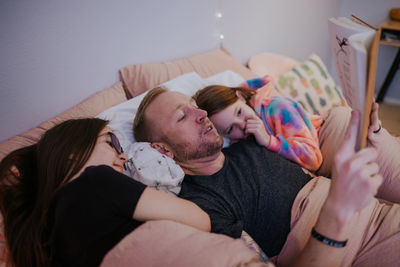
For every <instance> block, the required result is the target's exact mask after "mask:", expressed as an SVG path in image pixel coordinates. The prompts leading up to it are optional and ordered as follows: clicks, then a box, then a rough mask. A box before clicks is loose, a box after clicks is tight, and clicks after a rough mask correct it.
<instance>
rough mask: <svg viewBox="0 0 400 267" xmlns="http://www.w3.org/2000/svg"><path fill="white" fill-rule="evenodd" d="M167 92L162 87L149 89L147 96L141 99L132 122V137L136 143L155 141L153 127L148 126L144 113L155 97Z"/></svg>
mask: <svg viewBox="0 0 400 267" xmlns="http://www.w3.org/2000/svg"><path fill="white" fill-rule="evenodd" d="M167 91H168V90H167V89H166V88H164V87H156V88H153V89H151V90H150V91H149V92H148V93H147V95H146V96H145V97H144V98H143V100H142V102H140V105H139V108H138V110H137V112H136V116H135V119H134V121H133V135H134V137H135V139H136V141H137V142H155V141H157V140H156V138H157V137H156V133H155V132H156V131H155V130H154V127H152V125H150V124H151V123H149V122H148V121H147V120H146V118H145V112H146V110H147V108H148V107H149V105H150V104H151V103H152V102H153V101H154V99H156V97H157V96H159V95H161V94H162V93H165V92H167Z"/></svg>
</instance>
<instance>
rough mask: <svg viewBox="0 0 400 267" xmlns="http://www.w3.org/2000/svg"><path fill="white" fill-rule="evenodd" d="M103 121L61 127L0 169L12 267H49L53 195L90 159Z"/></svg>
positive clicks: (0, 194) (0, 208)
mask: <svg viewBox="0 0 400 267" xmlns="http://www.w3.org/2000/svg"><path fill="white" fill-rule="evenodd" d="M107 123H108V122H107V121H105V120H101V119H96V118H86V119H74V120H68V121H65V122H62V123H60V124H59V125H57V126H55V127H53V128H51V129H50V130H48V131H47V132H46V133H45V134H44V135H43V136H42V138H41V139H40V140H39V142H38V143H37V144H34V145H31V146H28V147H24V148H21V149H17V150H15V151H13V152H11V153H10V154H8V155H7V156H6V157H5V158H4V159H3V160H2V161H1V163H0V211H1V213H2V215H3V217H4V231H5V237H6V241H7V245H8V249H9V251H10V255H9V256H10V257H11V264H13V265H15V266H48V265H49V255H48V251H47V248H46V240H47V233H46V220H47V218H46V217H47V210H48V208H49V204H50V201H51V198H52V196H53V194H54V192H55V191H56V190H57V189H58V188H59V187H60V186H62V185H64V184H65V183H66V182H68V181H69V180H70V179H71V178H72V177H73V176H74V175H76V174H77V173H78V172H79V171H80V170H81V169H82V168H83V166H84V164H85V163H86V162H87V160H88V159H89V157H90V155H91V154H92V151H93V149H94V147H95V145H96V142H97V138H98V135H99V133H100V132H101V130H102V129H104V127H105V126H106V125H107Z"/></svg>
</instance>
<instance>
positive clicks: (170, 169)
mask: <svg viewBox="0 0 400 267" xmlns="http://www.w3.org/2000/svg"><path fill="white" fill-rule="evenodd" d="M126 154H127V155H128V157H129V164H128V165H129V168H128V170H126V172H127V173H126V174H127V175H129V176H131V177H132V178H133V179H135V180H137V181H139V182H142V183H144V184H145V185H148V186H150V187H154V188H156V189H158V190H161V191H164V192H167V193H172V194H175V195H177V194H179V192H180V190H181V183H182V180H183V177H184V176H185V173H184V172H183V170H182V169H181V167H180V166H179V165H178V164H176V163H175V161H174V160H173V159H171V158H170V157H167V156H165V155H163V154H161V153H160V152H158V151H157V150H156V149H154V148H152V147H151V145H150V143H147V142H136V143H133V144H130V145H129V148H127V149H126Z"/></svg>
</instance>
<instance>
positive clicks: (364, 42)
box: [328, 17, 377, 150]
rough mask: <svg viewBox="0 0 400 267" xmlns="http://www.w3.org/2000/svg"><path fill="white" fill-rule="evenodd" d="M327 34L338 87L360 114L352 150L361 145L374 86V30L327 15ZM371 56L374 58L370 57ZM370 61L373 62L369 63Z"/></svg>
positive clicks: (366, 127)
mask: <svg viewBox="0 0 400 267" xmlns="http://www.w3.org/2000/svg"><path fill="white" fill-rule="evenodd" d="M328 29H329V36H330V41H331V48H332V53H333V57H334V61H335V67H336V71H337V74H338V78H339V82H340V86H341V89H342V92H343V96H344V97H345V99H346V101H347V103H348V105H349V106H350V107H351V108H352V109H354V110H359V111H360V113H361V122H360V126H359V132H358V138H357V144H356V149H357V150H359V149H361V148H363V147H364V146H365V144H366V138H367V134H368V125H369V116H370V112H371V107H372V102H373V91H374V86H375V68H376V57H374V56H372V51H375V52H374V53H376V52H377V51H376V49H377V44H376V43H375V39H376V36H377V34H376V29H373V28H372V27H370V26H369V25H365V24H363V23H361V22H359V21H355V20H352V19H349V18H345V17H340V18H331V19H329V23H328ZM373 59H374V60H373ZM371 60H373V61H375V62H372V63H373V64H371Z"/></svg>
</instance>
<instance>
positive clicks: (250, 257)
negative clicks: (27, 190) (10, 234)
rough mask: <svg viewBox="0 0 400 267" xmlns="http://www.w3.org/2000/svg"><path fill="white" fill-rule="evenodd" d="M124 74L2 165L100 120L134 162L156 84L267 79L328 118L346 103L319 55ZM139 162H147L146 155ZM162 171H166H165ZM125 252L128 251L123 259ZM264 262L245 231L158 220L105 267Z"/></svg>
mask: <svg viewBox="0 0 400 267" xmlns="http://www.w3.org/2000/svg"><path fill="white" fill-rule="evenodd" d="M119 72H120V81H118V82H117V83H115V84H114V85H113V86H111V87H109V88H106V89H104V90H102V91H100V92H98V93H96V94H94V95H92V96H90V97H89V98H87V99H86V100H84V101H83V102H81V103H80V104H78V105H76V106H74V107H72V108H70V109H68V110H67V111H65V112H63V113H62V114H60V115H58V116H56V117H54V118H51V119H49V120H47V121H45V122H43V123H42V124H40V125H38V126H37V127H35V128H33V129H31V130H29V131H27V132H24V133H21V134H18V135H16V136H14V137H12V138H10V139H8V140H5V141H3V142H1V143H0V160H1V159H2V158H4V156H6V155H7V154H8V153H9V152H11V151H13V150H15V149H17V148H20V147H23V146H26V145H30V144H33V143H35V142H37V141H38V139H39V138H40V136H41V134H43V132H45V131H46V130H47V129H49V128H51V127H52V126H54V125H56V124H57V123H59V122H61V121H64V120H67V119H70V118H79V117H95V116H97V117H101V118H105V119H109V120H110V121H111V124H110V127H111V128H112V129H113V130H115V132H116V134H117V135H118V137H119V138H120V139H121V144H122V146H123V147H124V148H125V151H128V156H129V157H133V153H137V151H138V147H137V146H138V144H137V143H135V140H134V139H133V133H132V127H131V126H132V121H133V118H134V113H135V112H136V109H137V106H138V105H139V103H140V100H141V99H142V98H143V96H144V94H145V93H146V92H147V91H148V90H150V89H151V88H154V87H156V86H158V85H163V86H165V87H167V88H169V89H171V90H178V91H181V92H182V93H185V94H187V95H190V96H191V95H192V94H193V93H194V92H195V91H196V90H198V89H200V88H202V87H203V86H204V85H208V84H224V85H230V86H236V85H239V84H240V83H243V82H246V80H249V79H253V78H257V77H263V76H265V75H267V74H268V75H271V76H272V77H274V79H275V81H276V83H275V84H276V86H275V89H276V93H278V94H282V95H285V96H289V97H292V98H294V99H296V100H297V101H299V102H300V103H301V104H302V105H303V107H304V108H305V109H306V110H308V111H309V112H311V113H314V114H322V115H323V114H324V113H325V112H326V111H327V110H328V109H330V108H331V107H334V106H343V105H346V102H345V100H344V99H343V97H342V94H341V92H340V88H339V87H338V86H336V84H335V82H334V81H333V79H332V77H331V76H330V75H329V73H328V71H327V69H326V67H325V65H324V63H323V62H322V60H321V59H320V58H319V57H318V55H316V54H312V55H310V57H309V58H307V59H306V60H304V61H301V62H300V61H297V60H295V59H292V58H288V57H285V56H282V55H277V54H271V53H262V54H259V55H255V56H254V57H252V58H251V59H250V61H249V62H248V67H246V66H244V65H243V64H241V63H240V62H239V61H238V60H236V59H235V58H234V57H233V56H232V55H231V54H230V53H229V52H227V51H226V50H225V49H222V48H221V49H216V50H212V51H208V52H205V53H202V54H197V55H193V56H189V57H186V58H181V59H177V60H173V61H168V62H155V63H146V64H133V65H128V66H124V67H122V68H121V69H120V70H119ZM151 153H154V151H151ZM137 157H138V158H142V156H141V155H139V156H137ZM143 157H144V156H143ZM156 157H157V154H154V156H148V157H147V160H146V161H144V162H143V163H142V164H144V165H146V164H147V165H148V166H150V167H149V168H150V169H151V168H152V166H153V165H152V164H153V162H154V161H156V160H155V158H156ZM166 164H172V163H170V162H167V163H166ZM147 165H146V166H147ZM164 168H165V166H164ZM166 168H167V169H168V171H170V172H171V173H172V174H171V175H176V176H177V177H183V173H182V172H180V171H179V166H178V167H176V166H175V167H171V165H168V166H167V167H166ZM174 168H175V169H174ZM160 173H161V174H163V173H164V172H163V170H162V169H161V171H160ZM150 174H151V172H150ZM136 175H137V176H136V177H134V176H135V174H132V173H131V176H132V177H134V178H135V179H138V180H141V179H142V180H141V181H142V182H144V183H146V184H148V185H151V186H155V184H157V185H158V189H160V190H165V191H167V192H169V193H176V192H174V191H173V190H172V189H171V188H174V186H176V184H172V185H171V184H162V183H161V186H160V182H159V181H155V180H154V179H153V180H151V177H150V178H149V173H148V172H147V173H146V172H145V171H142V172H141V173H136ZM150 176H152V175H150ZM148 179H150V181H149V180H148ZM160 179H161V178H160ZM152 182H156V183H155V184H151V183H152ZM155 187H156V186H155ZM0 219H1V218H0ZM0 223H1V221H0ZM0 234H1V235H0V262H1V264H0V266H6V262H7V249H6V246H5V240H4V236H3V227H2V226H1V231H0ZM127 250H129V251H130V253H124V252H126V251H127ZM263 257H264V255H263V253H262V251H260V250H259V248H258V246H257V245H256V244H254V242H253V241H252V239H251V237H248V236H246V234H245V233H244V235H243V237H242V239H239V240H233V239H232V238H229V237H226V236H222V235H218V234H212V233H203V232H200V231H197V230H195V229H193V228H190V227H187V226H184V225H180V224H178V223H174V222H167V221H158V222H147V223H145V224H143V225H142V226H141V227H139V228H138V229H136V230H135V231H134V232H132V234H130V235H128V236H127V237H126V238H124V239H123V240H122V241H121V242H120V243H119V244H118V245H117V246H116V247H115V248H114V249H113V250H111V251H110V252H109V253H108V254H107V255H106V257H105V258H104V261H103V264H102V265H103V266H124V265H129V263H132V262H135V263H136V264H138V265H140V266H157V265H159V263H160V261H162V262H163V266H186V265H189V264H190V265H192V266H233V265H240V264H242V265H246V266H247V265H249V266H267V265H268V264H267V263H263V262H262V261H263V260H265V258H263Z"/></svg>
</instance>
